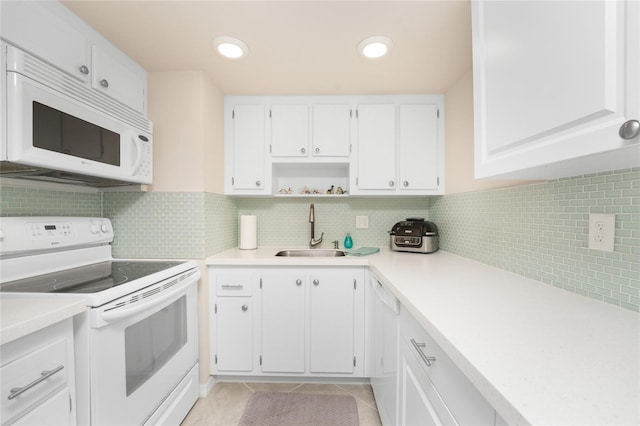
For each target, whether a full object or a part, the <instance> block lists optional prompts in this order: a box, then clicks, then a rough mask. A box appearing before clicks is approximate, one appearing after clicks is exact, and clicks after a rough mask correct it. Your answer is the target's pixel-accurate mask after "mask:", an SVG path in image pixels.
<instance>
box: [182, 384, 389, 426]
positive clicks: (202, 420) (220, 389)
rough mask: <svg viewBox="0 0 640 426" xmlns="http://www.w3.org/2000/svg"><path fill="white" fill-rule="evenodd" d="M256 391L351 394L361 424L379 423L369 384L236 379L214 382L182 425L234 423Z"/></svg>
mask: <svg viewBox="0 0 640 426" xmlns="http://www.w3.org/2000/svg"><path fill="white" fill-rule="evenodd" d="M257 391H270V392H296V393H314V394H325V395H326V394H329V395H352V396H353V397H355V398H356V402H357V404H358V417H359V418H360V426H381V423H380V417H378V409H377V407H376V402H375V399H374V397H373V391H372V390H371V386H369V385H346V384H340V385H334V384H315V383H305V384H299V383H237V382H222V383H216V385H215V386H214V387H213V389H211V392H210V393H209V395H208V396H207V397H206V398H200V399H199V400H198V402H196V404H195V405H194V406H193V408H192V409H191V411H190V412H189V414H188V415H187V417H186V418H185V419H184V421H183V422H182V426H196V425H197V426H205V425H206V426H231V425H237V424H238V421H239V420H240V417H242V413H243V412H244V407H245V406H246V404H247V401H248V400H249V397H251V394H252V393H254V392H257Z"/></svg>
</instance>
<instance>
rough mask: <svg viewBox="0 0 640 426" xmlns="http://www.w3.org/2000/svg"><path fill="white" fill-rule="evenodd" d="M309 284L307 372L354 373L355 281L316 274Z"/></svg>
mask: <svg viewBox="0 0 640 426" xmlns="http://www.w3.org/2000/svg"><path fill="white" fill-rule="evenodd" d="M310 281H311V284H310V290H309V291H310V312H309V317H310V320H309V321H310V322H309V340H310V352H309V359H310V360H309V362H310V365H309V371H310V372H311V373H353V371H354V367H355V365H354V364H355V360H354V356H355V354H354V338H355V336H354V321H355V319H354V297H355V285H354V281H355V280H354V278H353V277H352V276H351V275H350V274H345V273H341V272H340V271H335V272H316V273H314V274H312V275H311V277H310Z"/></svg>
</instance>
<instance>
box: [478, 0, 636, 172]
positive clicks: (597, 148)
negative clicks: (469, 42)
mask: <svg viewBox="0 0 640 426" xmlns="http://www.w3.org/2000/svg"><path fill="white" fill-rule="evenodd" d="M472 16H473V56H474V57H473V61H474V64H473V70H474V84H473V86H474V102H475V108H474V109H475V144H476V177H488V176H498V175H504V176H512V177H533V178H536V177H541V178H548V177H560V176H569V175H572V174H573V175H576V174H582V173H589V172H595V171H604V170H612V169H615V168H626V167H632V166H634V165H635V166H637V165H638V164H639V160H638V158H640V147H639V142H640V136H636V137H634V138H633V139H632V140H625V139H623V138H622V137H621V136H620V135H619V134H618V131H619V129H620V127H621V125H622V124H623V123H625V122H626V121H628V120H640V79H639V78H638V75H640V66H639V61H640V59H639V57H640V53H639V52H640V29H639V25H640V3H638V2H637V1H614V2H609V1H578V2H573V1H518V2H505V1H474V2H472ZM576 17H579V19H577V18H576ZM615 150H618V151H617V154H615V156H613V155H614V154H613V153H612V152H613V151H615ZM605 152H609V154H610V155H612V156H610V157H606V158H608V160H609V161H603V160H602V158H601V157H598V156H595V157H590V158H584V157H585V156H589V155H592V154H598V153H600V154H602V153H605ZM578 158H581V159H580V160H577V159H578ZM574 159H575V160H576V161H572V162H569V163H564V164H559V163H560V162H565V161H569V160H574ZM618 161H619V163H618ZM554 163H555V165H554ZM551 165H553V166H551ZM547 166H548V167H547ZM527 169H531V170H529V172H527Z"/></svg>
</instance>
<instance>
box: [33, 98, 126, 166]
mask: <svg viewBox="0 0 640 426" xmlns="http://www.w3.org/2000/svg"><path fill="white" fill-rule="evenodd" d="M33 146H35V147H37V148H42V149H46V150H49V151H55V152H60V153H62V154H67V155H71V156H74V157H80V158H86V159H87V160H93V161H98V162H100V163H105V164H111V165H113V166H120V135H118V134H117V133H114V132H112V131H111V130H107V129H104V128H102V127H99V126H96V125H95V124H91V123H89V122H87V121H84V120H81V119H79V118H76V117H74V116H72V115H69V114H66V113H64V112H62V111H58V110H56V109H53V108H50V107H48V106H46V105H42V104H41V103H38V102H33Z"/></svg>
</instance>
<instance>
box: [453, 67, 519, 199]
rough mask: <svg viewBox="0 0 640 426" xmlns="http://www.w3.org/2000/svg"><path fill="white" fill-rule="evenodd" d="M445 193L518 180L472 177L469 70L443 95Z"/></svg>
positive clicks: (509, 183)
mask: <svg viewBox="0 0 640 426" xmlns="http://www.w3.org/2000/svg"><path fill="white" fill-rule="evenodd" d="M445 108H446V115H445V116H446V117H447V118H446V123H445V173H446V186H445V192H446V194H455V193H459V192H470V191H479V190H482V189H491V188H502V187H505V186H514V185H520V184H523V183H529V181H522V180H494V179H483V180H476V179H475V177H474V169H475V166H474V160H473V156H474V147H473V141H474V137H473V71H472V70H471V69H470V70H469V71H468V72H467V73H466V74H464V75H463V76H462V77H461V78H460V80H458V82H457V83H456V84H455V85H453V86H452V87H451V88H450V89H449V91H448V92H447V93H446V95H445Z"/></svg>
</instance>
